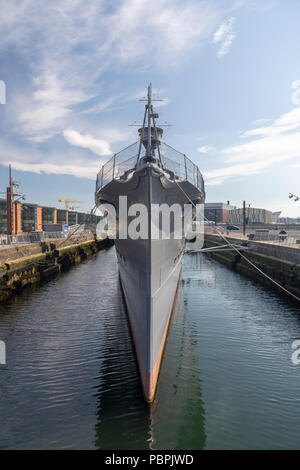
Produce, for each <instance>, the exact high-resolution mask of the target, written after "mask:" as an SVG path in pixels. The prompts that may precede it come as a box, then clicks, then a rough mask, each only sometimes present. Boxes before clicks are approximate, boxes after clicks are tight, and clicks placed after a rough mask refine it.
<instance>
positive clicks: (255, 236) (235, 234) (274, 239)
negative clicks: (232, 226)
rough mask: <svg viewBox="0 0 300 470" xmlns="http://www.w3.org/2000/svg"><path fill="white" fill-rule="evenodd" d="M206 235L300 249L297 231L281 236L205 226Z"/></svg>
mask: <svg viewBox="0 0 300 470" xmlns="http://www.w3.org/2000/svg"><path fill="white" fill-rule="evenodd" d="M205 233H206V234H207V235H209V234H212V235H220V233H222V234H223V235H224V236H225V237H226V238H230V239H231V240H232V239H234V238H235V239H237V240H240V241H248V240H249V241H250V242H251V241H254V242H262V243H270V244H272V245H280V246H289V247H293V248H300V232H299V235H298V234H297V232H296V231H294V232H292V233H290V234H289V233H287V234H286V235H284V234H280V233H279V232H278V231H275V230H274V231H272V233H246V235H243V232H242V231H241V230H240V231H238V230H237V231H235V230H232V231H229V232H227V230H226V228H224V227H221V226H219V225H218V226H215V225H205Z"/></svg>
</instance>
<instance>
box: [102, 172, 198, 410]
mask: <svg viewBox="0 0 300 470" xmlns="http://www.w3.org/2000/svg"><path fill="white" fill-rule="evenodd" d="M184 189H185V192H186V191H189V192H190V194H191V196H192V197H193V198H194V199H197V198H199V191H198V190H197V188H195V187H194V186H192V185H189V186H187V187H185V188H184ZM119 196H126V197H127V205H128V207H130V206H131V205H132V204H137V203H139V204H143V205H144V206H145V207H147V217H148V221H147V222H148V236H147V239H135V240H133V239H131V238H130V237H128V238H124V239H123V238H119V237H117V238H116V240H115V246H116V251H117V257H118V264H119V273H120V280H121V285H122V290H123V294H124V298H125V302H126V307H127V312H128V317H129V323H130V328H131V332H132V337H133V341H134V344H135V349H136V355H137V360H138V365H139V371H140V376H141V381H142V385H143V392H144V396H145V399H146V401H148V402H151V401H152V400H153V399H154V396H155V390H156V385H157V380H158V376H159V370H160V365H161V361H162V357H163V351H164V348H165V343H166V338H167V333H168V328H169V325H170V321H171V315H172V310H173V308H174V304H175V299H176V292H177V288H178V284H179V279H180V273H181V261H182V256H183V252H184V244H185V239H184V235H183V234H182V236H181V237H180V238H174V237H173V233H172V229H171V233H170V238H169V239H154V238H153V232H154V231H155V226H154V224H155V223H156V222H157V221H156V219H155V220H154V214H153V209H152V207H153V205H157V204H158V205H161V204H162V203H165V204H168V205H169V206H171V205H172V204H174V203H177V204H179V205H181V206H183V204H184V203H188V201H187V200H186V196H184V193H183V192H182V191H181V190H180V188H179V187H178V185H176V184H175V183H171V182H170V181H169V180H167V179H166V178H164V177H163V176H162V175H161V173H159V172H156V171H155V169H153V168H151V166H150V167H147V168H144V169H143V170H142V171H139V172H136V174H135V175H134V177H133V178H131V180H130V181H128V182H127V183H123V182H122V183H121V182H120V183H118V182H115V181H114V182H112V183H111V185H107V187H106V188H103V190H101V194H99V198H100V199H102V200H105V201H107V202H110V203H112V204H113V205H114V206H115V208H116V210H117V213H118V215H119V211H120V207H119ZM131 220H132V218H130V217H129V218H128V225H127V229H128V227H129V224H130V221H131Z"/></svg>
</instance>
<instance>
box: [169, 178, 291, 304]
mask: <svg viewBox="0 0 300 470" xmlns="http://www.w3.org/2000/svg"><path fill="white" fill-rule="evenodd" d="M174 183H176V184H177V186H178V188H179V189H180V190H181V191H182V192H183V194H184V195H185V197H186V198H187V199H188V200H189V201H190V202H191V204H192V205H193V206H194V207H195V208H196V209H197V207H196V204H194V202H193V201H192V200H191V198H190V197H189V196H188V195H187V194H186V192H185V191H184V190H183V188H182V187H181V186H180V185H179V184H178V183H177V181H175V180H174ZM203 218H204V220H206V221H207V222H209V220H208V219H207V218H206V217H205V216H203ZM215 228H216V230H217V231H218V232H219V235H220V236H221V237H222V238H223V240H225V241H226V243H227V244H228V245H229V246H231V248H233V249H234V250H235V251H236V252H237V253H238V254H239V255H240V256H241V257H242V258H243V259H244V260H245V261H247V263H249V264H250V265H251V266H253V268H255V269H256V270H257V271H258V272H260V274H262V275H263V276H265V277H266V278H267V279H269V280H270V281H271V282H273V283H274V284H275V285H276V286H277V287H279V288H280V289H282V290H283V291H284V292H285V293H286V294H288V295H290V296H292V297H293V298H294V299H296V300H298V302H300V298H299V297H297V295H295V294H293V293H292V292H290V291H289V290H288V289H286V288H285V287H283V286H282V285H281V284H279V283H278V282H277V281H275V279H272V278H271V277H270V276H269V275H268V274H266V273H265V272H264V271H262V270H261V269H260V268H259V267H258V266H256V264H254V263H253V262H252V261H250V260H249V259H248V258H247V257H246V256H245V255H243V253H241V252H240V251H239V249H238V248H236V246H235V245H233V244H232V243H231V242H230V241H229V240H227V238H226V237H225V235H224V234H223V233H222V232H221V230H219V228H218V227H217V226H215Z"/></svg>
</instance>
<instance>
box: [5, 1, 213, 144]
mask: <svg viewBox="0 0 300 470" xmlns="http://www.w3.org/2000/svg"><path fill="white" fill-rule="evenodd" d="M1 3H5V5H3V6H2V10H3V11H4V12H5V14H3V15H1V17H0V33H1V43H0V49H2V50H5V48H7V47H11V46H13V47H15V48H16V49H17V50H18V53H19V54H20V55H21V56H22V58H23V59H24V62H25V63H26V64H27V65H28V66H29V67H30V74H31V75H32V76H33V77H35V78H34V80H33V83H32V87H33V90H31V91H30V90H28V89H26V95H27V97H26V98H25V97H24V95H25V93H24V91H25V90H23V89H22V90H21V93H20V94H21V96H19V97H16V98H15V100H14V103H13V106H12V108H11V109H12V113H14V115H15V118H14V123H15V122H17V123H18V128H17V130H18V131H19V132H21V133H22V134H23V135H24V136H25V137H26V138H27V139H29V140H33V141H43V140H46V139H48V138H50V137H52V136H53V135H55V134H56V133H59V132H61V131H62V130H63V129H64V128H66V127H70V126H71V121H72V117H73V115H74V107H75V106H78V105H80V104H83V103H85V102H86V101H87V100H89V98H91V97H92V96H95V95H96V94H98V95H99V92H100V97H101V102H100V104H99V106H98V110H99V111H104V110H107V109H109V108H110V106H111V105H112V104H114V102H116V101H117V100H118V94H116V96H113V97H111V98H107V96H105V90H101V89H100V90H99V86H98V85H96V84H97V83H98V82H99V77H101V75H102V73H103V71H105V70H107V69H108V67H110V66H113V67H119V68H120V70H121V69H124V68H125V67H129V66H131V67H132V66H133V65H137V64H141V63H144V62H145V54H146V55H147V62H148V64H149V66H153V65H157V64H159V65H160V66H161V65H162V64H164V65H167V64H170V63H173V62H175V63H177V62H179V61H180V60H181V59H182V58H185V56H186V53H187V52H188V51H189V50H193V48H194V47H199V46H200V45H201V42H203V41H204V40H206V39H207V38H209V37H210V35H211V34H212V31H213V29H214V27H215V22H216V16H217V11H216V9H215V7H214V6H213V5H211V3H210V2H208V1H206V0H204V1H201V2H199V1H197V0H190V1H189V2H177V1H174V0H156V2H155V8H154V7H153V3H152V0H122V1H120V2H115V3H114V2H112V3H111V4H110V5H108V4H107V2H106V1H105V0H98V1H97V2H95V1H94V0H86V1H85V2H83V1H79V0H72V1H71V0H53V1H51V2H42V3H41V2H37V0H26V1H24V2H21V4H20V2H19V1H18V0H10V2H1ZM153 8H154V11H153ZM149 11H151V12H152V13H153V14H152V13H151V14H147V12H149ZM94 111H95V110H94Z"/></svg>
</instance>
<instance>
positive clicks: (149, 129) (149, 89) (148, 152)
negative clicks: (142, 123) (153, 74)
mask: <svg viewBox="0 0 300 470" xmlns="http://www.w3.org/2000/svg"><path fill="white" fill-rule="evenodd" d="M147 107H148V145H147V157H148V158H149V157H151V107H152V83H150V85H149V86H148V105H147Z"/></svg>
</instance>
